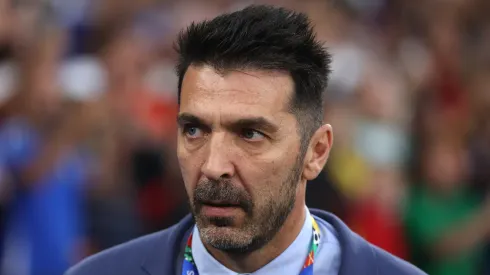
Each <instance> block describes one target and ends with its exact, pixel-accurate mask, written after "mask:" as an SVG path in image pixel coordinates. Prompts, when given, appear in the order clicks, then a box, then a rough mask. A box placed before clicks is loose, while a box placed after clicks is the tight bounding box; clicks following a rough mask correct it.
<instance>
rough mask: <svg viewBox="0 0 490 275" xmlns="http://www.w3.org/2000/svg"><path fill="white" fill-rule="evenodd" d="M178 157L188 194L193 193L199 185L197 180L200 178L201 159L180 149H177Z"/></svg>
mask: <svg viewBox="0 0 490 275" xmlns="http://www.w3.org/2000/svg"><path fill="white" fill-rule="evenodd" d="M177 158H178V161H179V165H180V170H181V173H182V179H183V181H184V184H185V189H186V191H187V194H189V195H192V193H193V190H194V188H195V187H196V185H197V181H198V180H199V174H200V167H199V165H198V163H199V160H198V159H197V157H193V156H191V155H189V154H186V153H184V152H181V151H179V150H177Z"/></svg>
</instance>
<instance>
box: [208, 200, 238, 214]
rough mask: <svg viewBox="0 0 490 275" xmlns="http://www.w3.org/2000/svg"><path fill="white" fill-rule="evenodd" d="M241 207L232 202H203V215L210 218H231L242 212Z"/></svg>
mask: <svg viewBox="0 0 490 275" xmlns="http://www.w3.org/2000/svg"><path fill="white" fill-rule="evenodd" d="M240 210H241V207H240V205H239V204H237V203H230V202H215V201H213V202H203V203H202V208H201V211H202V214H204V215H205V216H208V217H229V216H233V215H235V214H236V213H237V211H240Z"/></svg>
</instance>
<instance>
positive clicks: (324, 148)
mask: <svg viewBox="0 0 490 275" xmlns="http://www.w3.org/2000/svg"><path fill="white" fill-rule="evenodd" d="M332 144H333V131H332V126H331V125H330V124H324V125H323V126H322V127H320V128H319V129H318V130H317V131H316V132H315V134H313V136H312V138H311V141H310V145H309V146H308V149H307V151H306V154H305V160H304V169H303V177H304V178H305V179H306V180H313V179H315V178H316V177H317V176H318V175H319V174H320V172H321V171H322V170H323V167H324V166H325V164H326V163H327V159H328V156H329V155H330V149H331V148H332Z"/></svg>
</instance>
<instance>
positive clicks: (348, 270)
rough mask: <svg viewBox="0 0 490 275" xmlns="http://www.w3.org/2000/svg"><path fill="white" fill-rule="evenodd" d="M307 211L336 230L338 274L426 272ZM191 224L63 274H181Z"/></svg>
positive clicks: (115, 250)
mask: <svg viewBox="0 0 490 275" xmlns="http://www.w3.org/2000/svg"><path fill="white" fill-rule="evenodd" d="M310 212H311V214H312V215H313V216H314V217H315V218H317V219H323V220H325V221H326V222H328V223H330V224H331V225H332V226H333V227H334V228H335V229H336V230H337V232H338V238H339V243H340V245H341V253H342V256H341V266H340V270H339V275H362V274H366V275H368V274H369V275H426V273H424V272H422V271H421V270H420V269H418V268H416V267H415V266H413V265H411V264H410V263H408V262H406V261H403V260H401V259H400V258H397V257H395V256H393V255H391V254H389V253H388V252H386V251H384V250H382V249H380V248H378V247H376V246H374V245H372V244H370V243H368V242H367V241H366V240H364V239H362V238H361V237H360V236H359V235H357V234H356V233H354V232H353V231H351V230H350V229H349V228H348V227H347V226H346V225H345V224H344V223H343V222H342V221H340V219H338V218H337V217H335V216H334V215H332V214H330V213H327V212H324V211H320V210H315V209H311V210H310ZM193 226H194V221H193V219H192V217H191V216H190V215H188V216H187V217H185V218H184V219H183V220H182V221H180V222H179V223H178V224H176V225H174V226H172V227H170V228H168V229H166V230H163V231H160V232H157V233H154V234H151V235H147V236H143V237H141V238H138V239H135V240H133V241H130V242H128V243H124V244H121V245H119V246H116V247H114V248H111V249H108V250H106V251H103V252H101V253H99V254H96V255H94V256H91V257H89V258H87V259H85V260H83V261H82V262H80V263H79V264H77V265H75V266H74V267H72V268H71V269H70V270H68V271H67V272H66V273H65V275H181V274H182V259H183V254H184V247H185V241H186V240H187V236H188V235H189V234H190V232H191V230H192V228H193ZM315 275H318V274H315Z"/></svg>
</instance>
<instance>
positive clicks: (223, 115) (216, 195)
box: [177, 6, 332, 252]
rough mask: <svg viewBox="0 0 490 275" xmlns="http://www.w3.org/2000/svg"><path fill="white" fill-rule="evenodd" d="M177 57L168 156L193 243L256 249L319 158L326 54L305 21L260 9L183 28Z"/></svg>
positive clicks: (317, 167)
mask: <svg viewBox="0 0 490 275" xmlns="http://www.w3.org/2000/svg"><path fill="white" fill-rule="evenodd" d="M177 51H178V53H179V63H178V65H177V73H178V77H179V102H180V112H179V119H178V122H179V128H180V133H179V137H178V148H177V151H178V158H179V162H180V166H181V169H182V174H183V179H184V182H185V186H186V190H187V193H188V195H189V197H190V201H191V208H192V211H193V214H194V217H195V219H196V222H197V225H198V228H199V230H200V234H201V237H202V238H203V241H204V242H205V243H207V244H209V245H211V246H213V247H215V248H217V249H221V250H225V251H235V252H248V251H252V250H254V249H257V248H260V247H261V246H263V245H265V244H266V243H267V242H268V241H270V240H271V239H272V238H273V237H274V236H275V234H276V233H277V232H278V231H279V230H280V228H281V227H282V225H283V224H284V222H285V221H286V219H287V218H288V216H289V214H290V213H291V211H293V209H295V208H301V211H303V210H302V207H303V205H304V190H305V184H306V181H307V180H311V179H313V178H315V177H316V176H317V175H318V174H319V173H320V171H321V170H322V168H323V166H324V164H325V162H326V160H327V158H328V153H329V151H330V147H331V144H332V132H331V127H330V126H329V125H322V123H323V96H322V95H323V91H324V89H325V87H326V84H327V76H328V74H329V63H330V56H329V55H328V53H327V52H326V51H325V50H324V49H323V48H322V46H321V44H319V43H318V42H317V41H316V40H315V36H314V34H313V31H312V27H311V25H310V23H309V21H308V18H307V17H306V16H305V15H303V14H300V13H294V12H291V11H287V10H285V9H281V8H273V7H267V6H251V7H248V8H246V9H244V10H241V11H238V12H234V13H231V14H225V15H222V16H219V17H217V18H215V19H213V20H210V21H204V22H201V23H198V24H192V25H191V26H190V27H189V28H187V29H186V30H185V31H183V32H182V33H181V35H180V36H179V39H178V44H177ZM298 201H299V203H298Z"/></svg>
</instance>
